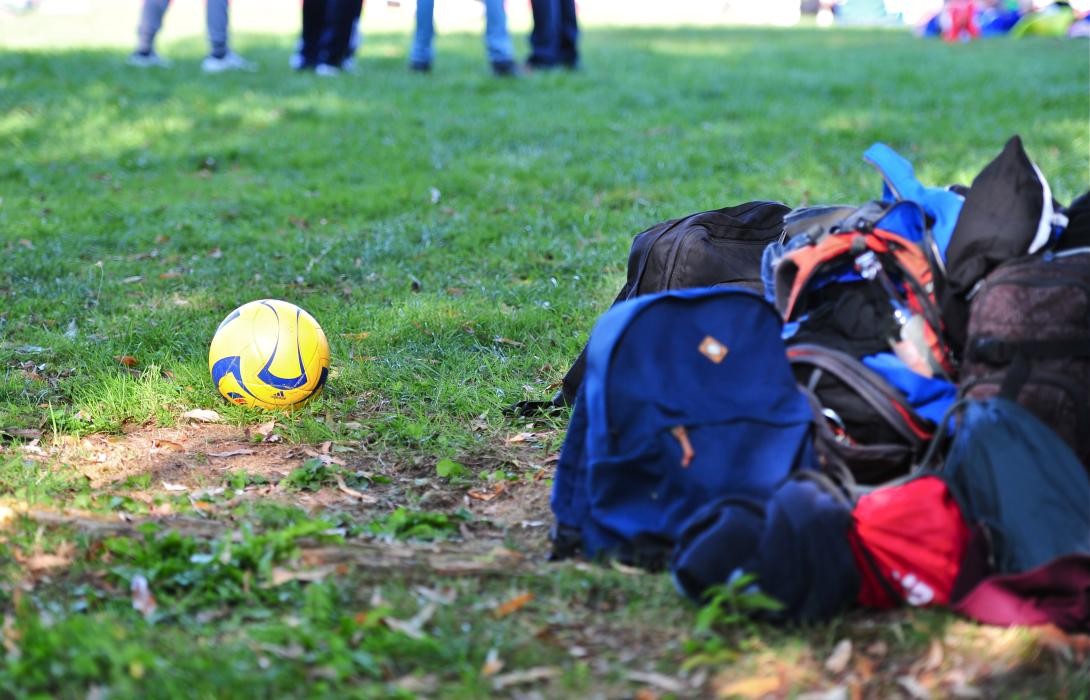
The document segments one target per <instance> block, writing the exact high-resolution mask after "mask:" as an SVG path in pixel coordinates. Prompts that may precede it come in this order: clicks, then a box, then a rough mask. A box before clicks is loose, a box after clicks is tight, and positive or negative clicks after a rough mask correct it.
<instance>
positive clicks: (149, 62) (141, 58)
mask: <svg viewBox="0 0 1090 700" xmlns="http://www.w3.org/2000/svg"><path fill="white" fill-rule="evenodd" d="M125 63H127V64H128V65H130V66H136V67H137V68H170V61H168V60H166V59H165V58H163V57H162V56H160V55H159V54H157V53H155V52H154V51H149V52H147V53H140V52H139V51H133V52H132V53H130V54H129V57H128V58H126V59H125Z"/></svg>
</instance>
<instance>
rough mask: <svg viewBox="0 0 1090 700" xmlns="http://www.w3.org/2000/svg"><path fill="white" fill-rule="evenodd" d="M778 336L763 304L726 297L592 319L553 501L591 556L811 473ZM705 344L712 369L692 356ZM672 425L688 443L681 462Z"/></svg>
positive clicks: (664, 536)
mask: <svg viewBox="0 0 1090 700" xmlns="http://www.w3.org/2000/svg"><path fill="white" fill-rule="evenodd" d="M780 331H781V321H780V319H779V316H778V315H777V313H776V311H775V309H774V308H773V307H772V305H771V304H769V303H768V302H766V301H765V300H764V299H762V298H761V297H760V296H758V295H757V294H754V293H753V292H750V291H748V290H743V289H734V288H714V289H685V290H675V291H670V292H663V293H660V294H654V295H647V296H643V297H639V298H637V299H634V300H631V301H627V302H623V303H621V304H618V305H617V306H615V307H613V308H612V309H611V310H610V311H608V312H606V314H604V315H603V316H602V318H601V319H600V320H599V322H598V323H597V324H596V325H595V327H594V330H593V331H592V332H591V338H590V342H589V344H588V350H587V372H586V375H585V377H584V381H583V386H582V388H581V389H580V395H579V396H578V397H577V399H576V406H575V411H574V413H573V415H572V422H571V425H570V426H569V429H568V435H567V437H566V439H565V442H564V447H563V448H562V450H561V458H560V461H559V463H558V466H557V475H556V477H555V480H554V490H553V497H552V505H553V510H554V512H555V513H556V516H557V521H558V522H559V523H566V524H571V525H575V526H578V527H579V528H580V529H581V531H582V538H583V547H584V550H585V552H586V553H587V554H588V555H591V556H594V555H596V554H598V553H602V552H605V553H609V552H610V551H611V550H613V549H616V548H618V547H620V546H622V545H624V544H626V543H631V542H633V541H634V540H640V539H645V538H646V539H653V540H658V541H662V542H672V541H673V540H674V539H675V538H676V537H677V535H678V534H679V532H680V528H681V525H682V523H683V522H684V521H685V520H687V519H688V518H689V517H690V516H691V515H692V514H693V512H694V511H695V510H696V509H697V508H698V507H700V506H701V505H703V504H705V503H707V502H708V501H710V500H713V499H715V498H719V497H722V496H725V495H728V494H740V495H746V496H751V497H754V498H760V499H764V498H766V497H767V496H768V495H769V494H770V493H771V492H772V490H773V488H774V487H775V485H776V484H778V483H779V482H780V481H781V480H782V479H783V478H784V477H785V476H786V475H787V474H788V473H790V472H791V471H792V470H793V469H795V468H797V467H809V466H812V465H813V462H814V456H813V452H812V447H811V445H810V440H809V437H810V423H811V420H812V416H811V411H810V406H809V404H808V403H807V401H806V399H805V398H804V397H803V396H802V394H800V393H799V391H798V388H797V387H796V385H795V380H794V376H793V375H792V373H791V369H790V366H789V364H788V362H787V358H786V351H785V348H784V344H783V341H782V339H781V338H780ZM709 337H710V338H713V339H714V340H715V341H716V342H718V343H720V344H722V345H723V346H725V347H726V348H727V353H726V356H725V357H724V359H723V360H722V361H721V362H719V363H715V362H713V361H712V360H710V359H709V358H708V357H706V356H705V355H704V354H702V353H701V352H700V350H699V348H700V347H701V345H702V343H703V341H704V340H705V339H707V338H709ZM675 426H685V429H686V435H687V439H688V440H689V442H690V444H691V446H692V449H693V457H692V461H691V463H690V464H688V465H683V452H682V443H681V442H680V441H679V439H678V438H677V437H675V436H674V435H673V434H672V433H671V430H672V429H673V428H674V427H675Z"/></svg>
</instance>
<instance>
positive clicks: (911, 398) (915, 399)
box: [860, 352, 958, 424]
mask: <svg viewBox="0 0 1090 700" xmlns="http://www.w3.org/2000/svg"><path fill="white" fill-rule="evenodd" d="M860 360H861V361H862V362H863V364H864V365H866V366H867V367H870V368H871V369H873V370H874V371H875V372H877V373H878V374H880V375H882V377H883V378H885V380H886V381H887V382H889V383H890V385H891V386H893V388H895V389H897V390H898V391H900V392H901V393H902V394H904V396H905V398H906V399H907V400H908V403H909V405H911V406H912V408H914V409H916V413H919V414H920V415H921V416H923V417H924V418H927V419H928V420H930V421H933V422H934V423H936V424H939V423H942V419H943V416H945V415H946V411H947V409H949V408H950V406H952V405H953V404H954V401H956V400H957V397H958V387H957V385H956V384H953V383H952V382H949V381H947V380H945V379H942V378H941V377H925V376H923V375H922V374H918V373H916V372H913V371H912V370H911V369H909V368H908V365H906V364H905V363H904V362H903V361H902V360H901V358H899V357H897V356H896V355H894V354H893V353H891V352H880V353H876V354H874V355H866V356H864V357H862V358H860Z"/></svg>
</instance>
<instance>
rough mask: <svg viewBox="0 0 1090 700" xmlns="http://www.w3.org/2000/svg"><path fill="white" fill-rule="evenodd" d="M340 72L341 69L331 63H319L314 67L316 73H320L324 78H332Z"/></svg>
mask: <svg viewBox="0 0 1090 700" xmlns="http://www.w3.org/2000/svg"><path fill="white" fill-rule="evenodd" d="M340 74H341V69H340V68H338V67H337V66H334V65H331V64H329V63H319V64H318V65H316V66H315V67H314V75H320V76H322V77H323V78H332V77H334V76H337V75H340Z"/></svg>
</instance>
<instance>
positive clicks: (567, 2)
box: [557, 0, 579, 68]
mask: <svg viewBox="0 0 1090 700" xmlns="http://www.w3.org/2000/svg"><path fill="white" fill-rule="evenodd" d="M558 24H559V26H558V32H559V36H558V47H557V59H559V61H560V62H561V63H563V64H564V65H565V66H567V67H568V68H578V67H579V23H578V21H577V20H576V18H575V0H560V22H559V23H558Z"/></svg>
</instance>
